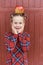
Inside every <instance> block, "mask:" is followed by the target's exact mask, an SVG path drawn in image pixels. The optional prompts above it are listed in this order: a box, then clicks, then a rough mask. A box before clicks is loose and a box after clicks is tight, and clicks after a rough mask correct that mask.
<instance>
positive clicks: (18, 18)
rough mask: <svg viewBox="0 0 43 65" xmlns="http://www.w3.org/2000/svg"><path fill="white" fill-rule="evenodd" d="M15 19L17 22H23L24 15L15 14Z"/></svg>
mask: <svg viewBox="0 0 43 65" xmlns="http://www.w3.org/2000/svg"><path fill="white" fill-rule="evenodd" d="M13 21H15V22H23V21H24V17H22V16H13Z"/></svg>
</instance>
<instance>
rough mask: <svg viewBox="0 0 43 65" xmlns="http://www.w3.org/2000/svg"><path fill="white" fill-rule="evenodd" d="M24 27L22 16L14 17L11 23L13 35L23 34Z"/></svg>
mask: <svg viewBox="0 0 43 65" xmlns="http://www.w3.org/2000/svg"><path fill="white" fill-rule="evenodd" d="M24 26H25V21H24V17H22V16H20V15H18V16H13V18H12V23H11V28H12V32H13V33H15V34H18V33H22V32H23V30H24Z"/></svg>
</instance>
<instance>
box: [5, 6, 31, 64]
mask: <svg viewBox="0 0 43 65" xmlns="http://www.w3.org/2000/svg"><path fill="white" fill-rule="evenodd" d="M24 26H25V16H24V8H23V7H22V6H18V7H16V8H15V11H14V13H13V14H12V15H11V29H12V32H10V33H8V34H6V35H5V41H6V47H7V51H8V54H7V62H6V64H7V65H28V58H27V51H28V50H29V44H30V35H29V34H28V33H26V32H23V31H24Z"/></svg>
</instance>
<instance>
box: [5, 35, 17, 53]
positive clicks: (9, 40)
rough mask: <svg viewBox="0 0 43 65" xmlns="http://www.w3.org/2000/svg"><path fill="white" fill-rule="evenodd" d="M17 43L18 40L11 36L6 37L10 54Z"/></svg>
mask: <svg viewBox="0 0 43 65" xmlns="http://www.w3.org/2000/svg"><path fill="white" fill-rule="evenodd" d="M16 42H17V38H15V37H14V36H11V35H8V34H7V35H5V45H6V48H7V50H8V51H9V52H11V51H13V50H14V48H15V45H16Z"/></svg>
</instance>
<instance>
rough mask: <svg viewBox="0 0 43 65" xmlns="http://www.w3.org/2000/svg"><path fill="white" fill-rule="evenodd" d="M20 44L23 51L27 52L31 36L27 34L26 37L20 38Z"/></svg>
mask: <svg viewBox="0 0 43 65" xmlns="http://www.w3.org/2000/svg"><path fill="white" fill-rule="evenodd" d="M20 44H21V46H22V50H23V51H24V52H27V51H28V50H29V47H30V34H25V35H24V36H22V37H20Z"/></svg>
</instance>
